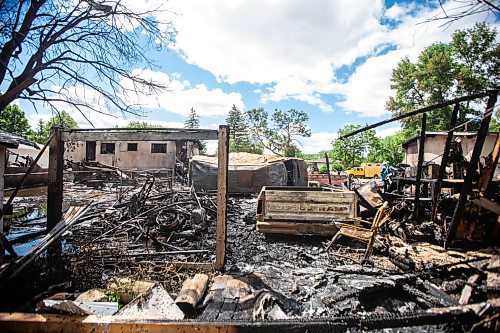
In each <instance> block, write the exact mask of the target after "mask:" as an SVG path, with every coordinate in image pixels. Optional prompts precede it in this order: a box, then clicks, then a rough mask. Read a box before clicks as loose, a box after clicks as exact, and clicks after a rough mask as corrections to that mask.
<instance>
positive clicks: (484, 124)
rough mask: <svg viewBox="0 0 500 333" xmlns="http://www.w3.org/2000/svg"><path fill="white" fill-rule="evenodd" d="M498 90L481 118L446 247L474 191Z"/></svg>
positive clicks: (491, 96)
mask: <svg viewBox="0 0 500 333" xmlns="http://www.w3.org/2000/svg"><path fill="white" fill-rule="evenodd" d="M497 97H498V91H494V92H491V93H490V95H489V98H488V102H487V104H486V110H485V111H484V113H483V118H482V120H481V126H480V127H479V131H478V132H477V136H476V143H475V144H474V149H473V151H472V156H471V159H470V162H469V165H468V166H467V175H466V177H465V179H464V183H463V185H462V189H461V190H460V197H459V199H458V202H457V205H456V206H455V211H454V213H453V218H452V220H451V223H450V227H449V229H448V234H447V235H446V242H445V247H446V246H447V245H449V244H450V242H451V241H452V240H453V238H454V237H455V234H456V231H457V228H458V224H459V222H460V220H461V219H462V214H463V212H464V207H465V202H466V201H467V197H468V195H469V194H470V192H471V191H472V180H473V178H474V174H475V172H476V169H477V166H478V163H479V157H480V155H481V150H482V149H483V145H484V141H485V140H486V135H487V133H488V127H489V125H490V121H491V116H492V114H493V108H494V107H495V103H496V102H497Z"/></svg>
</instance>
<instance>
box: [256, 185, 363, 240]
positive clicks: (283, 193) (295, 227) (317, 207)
mask: <svg viewBox="0 0 500 333" xmlns="http://www.w3.org/2000/svg"><path fill="white" fill-rule="evenodd" d="M356 213H357V206H356V194H355V193H354V192H352V191H340V190H331V189H323V188H310V187H306V188H300V187H299V188H297V187H295V188H292V187H269V186H266V187H263V188H262V190H261V192H260V194H259V197H258V201H257V231H259V232H268V233H282V234H294V235H304V234H316V235H334V234H335V233H336V232H337V230H338V228H337V226H336V225H335V223H336V222H342V221H345V220H347V219H352V218H356Z"/></svg>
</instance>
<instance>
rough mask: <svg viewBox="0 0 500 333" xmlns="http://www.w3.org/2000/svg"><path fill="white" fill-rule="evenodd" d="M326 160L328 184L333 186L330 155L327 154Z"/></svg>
mask: <svg viewBox="0 0 500 333" xmlns="http://www.w3.org/2000/svg"><path fill="white" fill-rule="evenodd" d="M325 160H326V171H327V172H328V184H330V185H332V175H330V161H329V160H328V155H327V154H326V152H325Z"/></svg>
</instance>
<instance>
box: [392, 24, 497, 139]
mask: <svg viewBox="0 0 500 333" xmlns="http://www.w3.org/2000/svg"><path fill="white" fill-rule="evenodd" d="M496 35H497V31H496V29H495V28H491V27H490V26H488V25H487V24H485V23H479V24H476V26H475V27H474V28H472V29H466V30H457V31H456V32H455V33H454V34H453V36H452V41H451V42H450V43H449V44H444V43H435V44H432V45H431V46H429V47H427V48H425V49H424V50H423V51H422V52H421V54H420V55H419V57H418V61H417V62H416V63H412V62H411V61H410V60H409V59H408V58H404V59H402V60H401V61H400V62H399V63H398V65H397V67H396V68H395V69H394V70H393V72H392V77H391V82H392V84H391V89H394V90H395V91H396V94H395V96H394V97H390V98H389V100H388V102H387V104H386V107H387V109H388V110H389V111H391V112H392V113H393V114H394V115H400V114H404V113H407V112H409V111H411V110H415V109H417V108H420V107H424V106H428V105H432V104H436V103H441V102H443V101H445V100H448V99H452V98H454V97H458V96H462V95H467V94H472V93H476V92H479V91H482V90H485V89H498V87H499V86H500V77H499V75H498V73H499V70H500V46H499V44H498V43H497V42H496ZM482 108H484V106H478V105H474V104H472V103H471V104H468V105H463V106H461V109H460V112H459V117H458V123H459V124H462V123H464V122H466V121H468V120H470V119H471V117H474V116H477V115H479V114H480V112H481V111H482ZM451 110H452V107H446V108H442V109H439V110H435V111H432V112H431V113H430V114H429V117H428V118H427V128H428V130H430V131H440V130H447V129H448V126H449V119H450V115H451ZM402 123H403V126H404V127H405V128H408V129H411V130H413V131H416V130H417V129H418V128H419V127H420V117H419V116H414V117H409V118H405V119H403V120H402ZM478 124H479V119H475V120H474V121H471V122H470V123H469V124H468V128H467V129H469V130H474V129H477V127H478Z"/></svg>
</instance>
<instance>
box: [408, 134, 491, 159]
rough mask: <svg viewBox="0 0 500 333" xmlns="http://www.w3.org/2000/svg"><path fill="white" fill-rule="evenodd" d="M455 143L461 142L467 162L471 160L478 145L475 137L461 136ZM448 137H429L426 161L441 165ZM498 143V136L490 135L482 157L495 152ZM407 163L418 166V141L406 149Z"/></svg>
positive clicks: (457, 137) (426, 146)
mask: <svg viewBox="0 0 500 333" xmlns="http://www.w3.org/2000/svg"><path fill="white" fill-rule="evenodd" d="M453 140H454V141H457V140H460V141H461V144H462V150H463V153H464V156H465V158H466V159H467V160H470V157H471V155H472V150H473V149H474V144H475V143H476V137H475V135H474V136H472V135H467V136H465V135H459V136H454V137H453ZM445 142H446V135H432V136H431V135H429V136H427V137H426V138H425V147H424V150H425V151H424V161H431V160H432V162H433V163H436V164H440V163H441V156H440V155H441V154H443V149H444V145H445ZM495 142H496V134H488V136H487V137H486V140H485V142H484V146H483V150H482V151H481V156H487V155H488V154H490V153H491V151H492V150H493V147H494V146H495ZM405 163H407V164H409V165H411V166H417V163H418V140H413V141H412V142H410V143H409V144H408V145H407V146H406V148H405Z"/></svg>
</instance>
